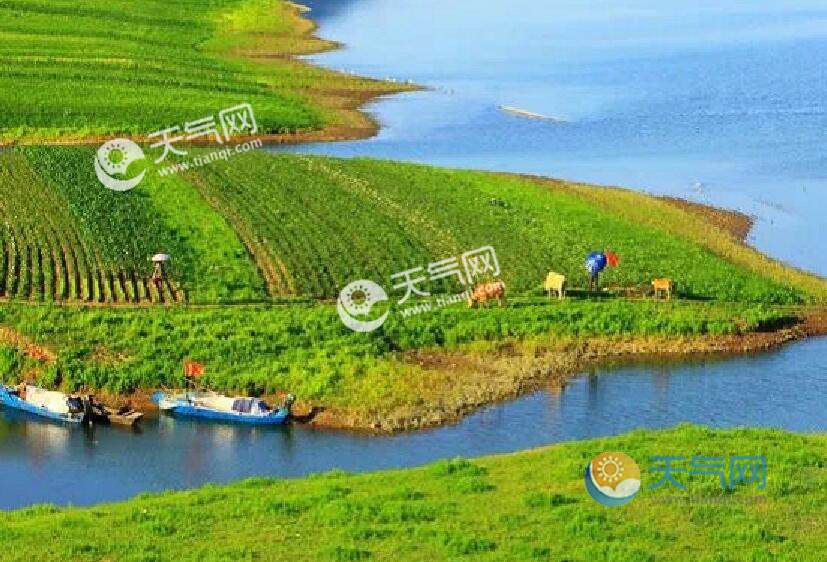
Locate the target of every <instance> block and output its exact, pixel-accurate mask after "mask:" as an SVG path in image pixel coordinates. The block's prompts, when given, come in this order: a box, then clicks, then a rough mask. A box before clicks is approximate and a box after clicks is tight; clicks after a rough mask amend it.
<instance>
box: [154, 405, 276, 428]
mask: <svg viewBox="0 0 827 562" xmlns="http://www.w3.org/2000/svg"><path fill="white" fill-rule="evenodd" d="M163 411H166V412H169V413H171V414H173V415H176V416H181V417H187V418H198V419H203V420H212V421H220V422H228V423H239V424H246V425H284V423H285V422H286V421H287V417H288V415H289V414H288V412H286V411H283V410H277V411H275V412H271V413H270V414H268V415H266V416H254V415H250V414H242V413H239V412H219V411H217V410H210V409H207V408H199V407H197V406H191V405H177V406H172V407H169V408H164V409H163Z"/></svg>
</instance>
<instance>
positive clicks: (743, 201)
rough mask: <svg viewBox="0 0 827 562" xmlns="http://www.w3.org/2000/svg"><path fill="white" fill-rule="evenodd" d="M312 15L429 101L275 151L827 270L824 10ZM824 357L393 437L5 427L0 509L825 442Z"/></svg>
mask: <svg viewBox="0 0 827 562" xmlns="http://www.w3.org/2000/svg"><path fill="white" fill-rule="evenodd" d="M308 3H309V4H310V5H311V6H312V8H313V11H312V12H311V13H312V15H313V17H314V18H315V19H317V20H318V21H319V23H320V25H321V30H320V32H321V34H322V35H324V36H325V37H329V38H332V39H336V40H339V41H342V42H344V43H346V44H347V46H346V47H345V48H344V49H342V50H340V51H335V52H331V53H327V54H324V55H318V56H314V57H312V59H313V60H314V61H317V62H318V63H320V64H324V65H327V66H330V67H334V68H342V69H346V70H349V71H354V72H357V73H360V74H366V75H370V76H376V77H394V78H397V79H400V80H406V79H410V80H413V81H414V82H417V83H419V84H422V85H425V86H428V87H430V90H428V91H423V92H416V93H411V94H404V95H399V96H394V97H390V98H387V99H384V100H381V101H379V102H377V103H375V104H372V105H371V107H370V111H371V112H372V113H373V114H374V115H375V116H376V117H377V119H378V120H379V121H380V122H381V124H382V125H383V128H382V130H381V132H380V133H379V135H378V136H377V137H376V138H374V139H370V140H367V141H360V142H349V143H338V144H326V145H310V146H301V147H290V148H288V149H287V150H293V151H305V152H306V151H311V152H316V153H324V154H332V155H340V156H373V157H378V158H392V159H399V160H412V161H418V162H426V163H433V164H440V165H449V166H457V167H473V168H484V169H497V170H509V171H516V172H531V173H540V174H546V175H551V176H556V177H564V178H570V179H575V180H583V181H590V182H599V183H604V184H615V185H624V186H628V187H635V188H639V189H647V190H651V191H653V192H657V193H669V194H674V195H679V196H682V197H688V198H692V199H695V200H698V201H702V202H711V203H715V204H719V205H724V206H729V207H733V208H737V209H740V210H742V211H745V212H747V213H749V214H752V215H754V216H755V217H756V219H757V227H756V229H755V231H754V232H753V239H752V240H753V242H754V243H755V244H756V245H757V246H758V247H760V248H761V249H763V250H765V251H768V252H769V253H771V254H772V255H775V256H778V257H780V258H783V259H785V260H788V261H790V262H792V263H795V264H797V265H800V266H802V267H805V268H808V269H810V270H812V271H816V272H819V273H821V274H824V273H825V272H827V264H826V263H825V260H824V259H823V252H822V249H821V247H820V241H821V240H822V239H823V236H822V235H821V232H820V230H821V229H822V228H823V227H824V226H825V221H824V219H823V218H822V214H823V211H822V209H824V207H825V202H827V192H825V180H826V179H827V158H826V157H825V153H824V150H823V148H822V132H823V131H824V130H825V125H827V120H826V119H825V100H827V81H826V80H824V76H823V74H824V72H825V71H824V70H823V69H824V63H823V62H822V61H823V60H825V55H827V6H824V5H819V3H816V2H785V3H783V4H780V3H779V4H775V5H767V4H766V3H759V2H754V3H747V2H739V3H737V4H734V5H731V6H730V5H724V4H722V3H718V2H715V3H713V2H682V1H678V2H669V3H668V4H666V5H663V4H661V3H655V2H651V1H647V2H641V1H638V2H626V3H624V4H623V6H622V7H619V6H618V5H617V4H616V3H614V2H604V1H599V2H594V1H590V2H571V1H563V2H554V3H544V2H536V0H531V1H528V0H512V1H511V2H507V3H505V2H493V1H490V0H489V1H486V0H475V1H473V2H472V1H469V0H455V1H454V2H437V1H435V0H418V1H417V2H410V1H400V0H393V1H392V0H339V1H336V2H333V1H319V2H315V1H314V2H308ZM500 105H508V106H515V107H519V108H522V109H525V110H528V111H533V112H536V113H541V114H545V115H548V116H550V117H554V118H556V119H560V120H562V121H563V122H562V123H556V122H550V121H537V120H531V119H525V118H521V117H516V116H514V115H511V114H507V113H504V112H502V111H500V110H499V109H498V106H500ZM826 359H827V339H824V338H821V339H814V340H809V341H804V342H799V343H796V344H793V345H790V346H787V347H785V348H783V349H782V350H780V351H778V352H774V353H768V354H760V355H754V356H748V357H737V358H732V359H725V360H722V359H712V358H705V359H702V360H697V361H693V362H690V363H683V364H663V363H660V364H638V365H633V366H626V367H619V368H604V369H599V370H596V371H594V372H591V373H587V374H584V375H583V376H581V377H579V378H576V379H574V380H572V381H571V382H570V383H569V384H568V385H567V387H566V388H565V389H563V390H559V389H547V390H543V391H540V392H537V393H534V394H531V395H529V396H525V397H523V398H520V399H518V400H514V401H510V402H507V403H505V404H500V405H496V406H492V407H489V408H485V409H483V410H481V411H480V412H478V413H476V414H474V415H472V416H469V417H468V418H466V419H464V420H463V421H462V422H460V423H459V424H456V425H453V426H449V427H443V428H438V429H433V430H429V431H423V432H418V433H412V434H401V435H394V436H384V437H375V436H366V435H358V434H352V433H344V432H324V431H316V430H312V429H308V428H305V427H287V428H282V429H278V430H262V429H251V428H239V427H232V426H222V425H214V424H197V423H191V422H186V421H181V420H176V419H171V418H167V417H161V418H151V419H148V420H146V423H144V424H143V430H142V431H141V432H135V433H133V432H128V431H123V430H119V429H117V428H96V429H95V430H94V431H84V430H83V429H81V428H69V427H64V426H60V425H54V424H50V423H44V422H41V421H39V420H34V419H32V418H28V417H23V416H19V415H15V414H13V413H10V412H7V411H0V482H3V485H2V486H0V508H13V507H19V506H23V505H29V504H32V503H38V502H53V503H60V504H67V503H72V504H90V503H96V502H101V501H111V500H117V499H123V498H126V497H130V496H132V495H134V494H137V493H139V492H143V491H154V490H163V489H173V488H184V487H192V486H198V485H200V484H203V483H206V482H228V481H231V480H235V479H238V478H243V477H246V476H254V475H262V476H300V475H304V474H307V473H310V472H317V471H322V470H328V469H332V468H342V469H345V470H351V471H362V470H374V469H381V468H388V467H401V466H410V465H416V464H421V463H425V462H427V461H430V460H434V459H437V458H444V457H453V456H457V455H463V456H471V455H482V454H489V453H498V452H506V451H515V450H520V449H525V448H529V447H534V446H539V445H544V444H548V443H554V442H559V441H562V440H572V439H581V438H585V437H592V436H599V435H609V434H616V433H622V432H625V431H628V430H631V429H634V428H637V427H649V428H657V427H669V426H673V425H675V424H677V423H680V422H683V421H689V422H695V423H703V424H710V425H714V426H719V427H731V426H738V425H746V426H767V427H780V428H786V429H791V430H795V431H825V430H827V409H825V407H824V403H825V398H827V361H826ZM715 453H716V452H715V451H710V454H715Z"/></svg>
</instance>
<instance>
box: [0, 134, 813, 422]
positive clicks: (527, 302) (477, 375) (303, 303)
mask: <svg viewBox="0 0 827 562" xmlns="http://www.w3.org/2000/svg"><path fill="white" fill-rule="evenodd" d="M93 152H94V151H93V149H92V148H88V147H19V148H15V149H13V150H10V151H5V152H3V153H2V154H0V219H2V222H0V297H1V298H2V300H3V304H2V306H0V328H2V329H3V331H0V335H3V334H4V336H3V337H2V341H3V342H4V344H3V346H4V347H3V350H2V354H0V360H2V365H0V373H2V376H3V378H4V381H5V382H16V381H20V380H28V381H30V382H35V383H37V384H41V385H43V386H47V387H50V388H60V389H63V390H67V391H75V390H81V389H88V390H91V391H94V392H98V393H102V394H109V395H117V396H118V397H119V398H125V397H130V396H131V399H134V400H136V401H137V403H136V405H138V406H143V404H142V403H141V400H142V399H143V398H144V397H145V396H146V394H147V392H146V391H149V390H151V389H153V388H156V387H158V386H168V387H177V386H181V385H182V384H183V381H182V378H181V365H182V361H183V360H184V359H187V358H189V359H194V360H197V361H201V362H203V363H204V364H205V365H206V366H207V376H206V378H205V381H206V382H207V384H209V386H210V387H212V388H214V389H216V390H222V391H227V392H244V393H255V394H259V393H263V394H265V395H271V394H273V393H277V392H281V391H288V392H293V393H295V394H297V395H298V396H299V397H300V399H301V400H302V402H303V403H302V406H303V407H304V408H311V407H315V408H317V409H319V408H323V409H324V410H325V411H324V412H323V413H322V414H321V415H320V416H319V417H318V419H317V423H320V424H325V425H335V426H347V427H360V428H381V429H401V428H414V427H422V426H428V425H433V424H437V423H441V422H444V421H449V420H454V419H457V418H458V417H459V416H461V415H462V414H464V413H466V412H468V411H470V410H471V409H473V408H475V407H477V406H479V405H482V404H486V403H490V402H492V401H496V400H501V399H503V398H506V397H509V396H513V395H514V394H517V393H519V392H524V391H526V390H528V389H530V388H533V387H536V386H537V385H538V384H542V381H548V380H549V379H556V380H562V379H564V378H565V377H566V376H568V375H570V374H571V373H573V372H575V371H576V370H577V369H578V368H582V366H583V365H584V364H585V363H586V362H591V361H596V360H602V359H603V358H605V357H616V356H618V355H631V356H639V355H652V354H658V353H668V354H670V355H672V354H678V355H685V354H689V353H706V352H718V351H741V352H746V351H753V350H756V349H766V348H767V347H770V346H773V345H778V344H780V343H783V342H785V341H789V340H790V339H793V338H797V337H803V336H806V335H812V334H816V333H824V322H823V321H822V320H823V313H822V312H819V311H820V308H819V307H821V306H822V305H823V302H824V300H825V295H827V283H825V281H824V280H823V279H820V278H818V277H816V276H812V275H808V274H806V273H803V272H801V271H797V270H795V269H793V268H790V267H787V266H784V265H783V264H780V263H778V262H776V261H774V260H772V259H770V258H768V257H766V256H764V255H762V254H760V253H759V252H757V251H755V250H754V249H752V248H749V247H747V246H746V245H745V244H744V243H743V241H742V239H741V237H742V236H743V233H744V231H745V228H746V226H745V225H746V224H748V223H746V222H745V221H746V219H745V218H744V217H740V216H738V215H736V214H732V213H726V212H723V211H715V210H710V209H706V208H702V207H692V206H688V205H686V204H681V203H675V202H674V201H669V200H665V199H660V198H656V197H651V196H647V195H642V194H636V193H633V192H629V191H625V190H621V189H608V188H600V187H595V186H585V185H580V184H572V183H568V182H561V181H555V180H549V179H537V178H524V177H516V176H507V175H500V174H491V173H483V172H474V171H465V170H449V169H443V168H432V167H426V166H417V165H411V164H401V163H395V162H383V161H375V160H364V159H360V160H342V159H335V158H321V157H309V156H292V155H272V154H266V153H250V154H246V155H241V156H238V157H235V158H232V159H230V160H229V161H227V162H215V163H212V164H210V165H208V166H205V167H203V168H200V169H197V170H192V171H189V172H187V173H182V174H178V175H173V176H167V177H159V176H157V175H153V174H149V175H148V176H147V178H146V179H145V181H144V182H142V183H141V185H139V186H138V187H136V188H135V189H133V190H132V191H129V192H127V193H116V192H113V191H110V190H107V189H104V188H102V187H101V186H100V185H99V183H98V181H97V179H96V178H95V176H94V170H93V168H92V166H91V165H90V162H91V161H92V159H93ZM487 245H490V246H493V247H494V248H495V249H496V252H497V257H498V260H499V263H500V266H501V275H500V277H501V278H502V279H503V280H504V281H505V283H506V284H507V286H508V300H509V304H508V306H506V307H503V308H502V309H500V308H497V307H492V308H489V309H484V310H468V308H467V307H466V306H465V304H464V303H457V304H454V305H451V306H447V307H445V308H441V307H438V306H437V307H434V308H433V309H432V310H429V311H427V312H425V313H422V314H418V315H412V316H407V317H406V316H404V315H403V314H402V313H401V311H402V307H400V306H397V305H396V301H397V300H398V299H399V298H400V297H401V296H402V295H401V294H400V293H399V292H398V291H393V290H391V286H392V284H393V282H392V281H391V280H390V276H391V275H392V274H393V273H395V272H400V271H405V270H406V269H409V268H411V267H417V266H419V267H423V266H426V265H427V264H429V263H431V262H435V261H437V260H441V259H444V258H446V257H449V256H458V255H460V254H462V253H463V252H465V251H467V250H472V249H474V248H478V247H481V246H487ZM607 246H608V247H611V248H612V249H614V250H615V251H617V252H618V253H619V254H620V256H621V263H620V266H619V267H617V268H614V269H611V270H608V271H606V272H605V274H604V275H603V283H604V285H606V286H610V287H614V288H615V289H616V290H615V291H614V292H605V293H601V294H600V295H588V294H585V293H584V292H582V291H581V292H580V293H573V295H572V296H571V297H570V298H569V299H567V300H565V301H562V302H560V301H557V300H556V299H554V300H549V299H548V298H547V297H545V296H544V295H543V289H542V282H543V279H544V277H545V275H546V273H547V272H548V271H549V270H554V271H557V272H560V273H563V274H565V275H566V276H568V278H569V280H570V286H571V287H574V288H577V287H582V286H584V285H585V281H586V280H585V271H584V268H583V259H584V256H585V254H586V253H587V252H588V251H591V250H594V249H601V248H606V247H607ZM158 251H163V252H167V253H170V254H171V255H172V256H173V259H172V262H171V264H170V267H169V279H168V281H169V282H168V284H167V286H166V287H164V288H163V290H162V291H160V292H159V291H157V290H156V289H155V288H154V286H153V284H152V283H151V281H150V279H149V275H150V272H151V264H150V262H149V261H148V257H149V256H151V255H152V254H154V253H155V252H158ZM662 276H668V277H671V278H673V279H675V280H676V282H677V290H678V297H679V298H678V299H676V300H674V301H672V302H654V301H653V300H652V299H651V298H646V297H642V296H635V297H632V298H627V297H623V296H622V295H624V294H626V292H627V291H630V292H631V293H632V294H636V295H640V294H641V293H642V291H643V290H645V289H646V288H647V287H648V286H649V284H650V282H651V280H652V279H653V278H655V277H662ZM356 279H372V280H374V281H376V282H378V283H380V284H381V285H383V286H384V287H385V288H386V289H387V290H388V293H389V297H390V300H391V304H392V307H394V311H393V314H391V316H390V318H389V320H388V322H387V323H386V324H385V325H384V326H383V327H382V328H381V329H379V330H377V331H375V332H372V333H369V334H358V333H355V332H352V331H350V330H349V329H348V328H346V327H345V326H344V325H343V324H342V323H341V321H340V320H339V318H338V315H337V313H336V309H335V306H334V305H333V300H334V299H335V297H336V296H337V294H338V291H339V290H341V288H342V287H344V286H345V285H346V284H347V283H349V282H350V281H354V280H356ZM452 283H453V284H452ZM427 288H428V289H430V290H431V291H432V292H433V293H434V295H449V294H455V293H457V292H459V291H461V290H462V289H463V287H462V286H460V285H459V284H458V283H457V282H456V281H454V280H453V279H446V280H442V281H440V282H435V283H434V284H433V286H429V287H427ZM418 302H419V301H418V299H417V298H414V299H412V300H411V302H410V306H416V304H417V303H418ZM157 304H163V305H164V306H150V305H157ZM819 319H821V320H819ZM133 393H135V394H134V395H133Z"/></svg>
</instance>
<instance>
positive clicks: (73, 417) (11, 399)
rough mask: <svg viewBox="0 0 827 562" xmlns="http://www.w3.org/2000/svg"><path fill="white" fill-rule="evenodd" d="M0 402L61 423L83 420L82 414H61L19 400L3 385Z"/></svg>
mask: <svg viewBox="0 0 827 562" xmlns="http://www.w3.org/2000/svg"><path fill="white" fill-rule="evenodd" d="M0 404H2V405H3V406H6V407H7V408H12V409H15V410H20V411H23V412H27V413H29V414H33V415H35V416H39V417H42V418H47V419H50V420H52V421H58V422H63V423H70V424H77V423H81V422H83V418H84V415H83V414H72V413H69V414H62V413H58V412H53V411H51V410H47V409H46V408H43V407H41V406H36V405H35V404H32V403H30V402H26V401H25V400H21V399H20V397H19V396H16V395H14V394H11V393H10V392H9V391H8V389H7V388H5V387H0Z"/></svg>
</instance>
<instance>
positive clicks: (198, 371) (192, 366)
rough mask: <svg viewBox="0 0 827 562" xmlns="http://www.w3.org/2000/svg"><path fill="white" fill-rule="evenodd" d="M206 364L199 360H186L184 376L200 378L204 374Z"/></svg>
mask: <svg viewBox="0 0 827 562" xmlns="http://www.w3.org/2000/svg"><path fill="white" fill-rule="evenodd" d="M204 370H205V367H204V364H203V363H199V362H198V361H184V376H185V377H193V378H198V377H201V376H204Z"/></svg>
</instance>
